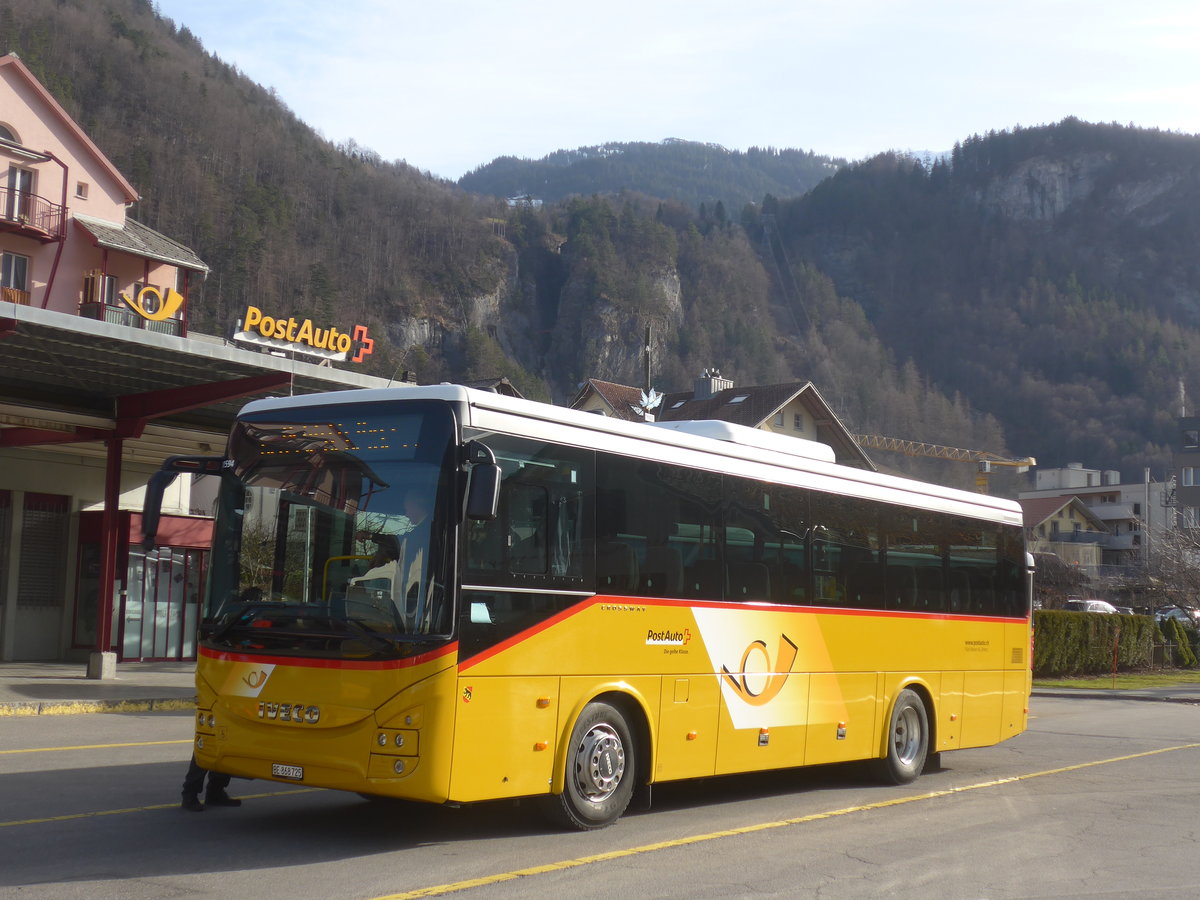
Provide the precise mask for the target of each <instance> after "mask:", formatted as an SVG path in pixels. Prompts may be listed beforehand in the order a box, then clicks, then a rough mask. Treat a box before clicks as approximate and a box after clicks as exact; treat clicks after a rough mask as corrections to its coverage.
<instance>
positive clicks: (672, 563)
mask: <svg viewBox="0 0 1200 900" xmlns="http://www.w3.org/2000/svg"><path fill="white" fill-rule="evenodd" d="M641 575H642V577H641V586H642V590H643V591H644V592H646V593H648V594H651V595H652V596H658V597H665V596H671V595H673V594H678V593H679V588H680V586H681V585H682V584H683V556H682V554H680V552H679V550H678V549H677V548H675V547H666V546H662V545H653V544H651V545H650V546H648V547H647V548H646V558H645V560H644V561H643V563H642V572H641Z"/></svg>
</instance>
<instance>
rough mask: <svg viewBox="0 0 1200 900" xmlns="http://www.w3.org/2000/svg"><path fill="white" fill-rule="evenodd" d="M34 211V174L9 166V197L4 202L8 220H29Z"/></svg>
mask: <svg viewBox="0 0 1200 900" xmlns="http://www.w3.org/2000/svg"><path fill="white" fill-rule="evenodd" d="M32 209H33V172H31V171H29V169H18V168H17V167H16V166H9V169H8V197H7V198H6V200H5V202H4V215H5V217H6V218H8V219H14V220H16V219H21V220H24V219H28V217H29V215H30V213H31V212H32Z"/></svg>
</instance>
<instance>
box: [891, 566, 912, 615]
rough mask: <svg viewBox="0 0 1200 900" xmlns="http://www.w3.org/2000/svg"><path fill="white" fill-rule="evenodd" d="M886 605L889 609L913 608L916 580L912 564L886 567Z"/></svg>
mask: <svg viewBox="0 0 1200 900" xmlns="http://www.w3.org/2000/svg"><path fill="white" fill-rule="evenodd" d="M887 599H888V602H887V606H888V608H889V609H915V608H916V605H917V582H916V578H915V577H914V576H913V569H912V566H896V565H892V566H888V567H887Z"/></svg>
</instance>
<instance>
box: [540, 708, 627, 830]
mask: <svg viewBox="0 0 1200 900" xmlns="http://www.w3.org/2000/svg"><path fill="white" fill-rule="evenodd" d="M636 758H637V754H636V752H635V748H634V745H633V736H632V732H631V731H630V729H629V723H628V722H626V721H625V717H624V716H623V715H622V714H621V711H620V710H618V709H617V708H616V707H614V706H611V705H609V704H608V703H601V702H594V703H589V704H588V705H587V706H586V707H584V710H583V713H582V714H581V715H580V716H579V720H578V721H577V722H576V723H575V727H574V728H573V729H572V730H571V743H570V746H569V747H568V748H567V766H566V772H565V776H566V777H565V779H564V782H563V792H562V793H561V794H556V795H553V796H551V797H548V798H546V799H547V811H548V812H549V813H550V816H551V818H552V819H554V820H555V821H556V822H558V823H560V824H563V825H569V826H572V827H574V828H578V829H580V830H581V831H594V830H596V829H598V828H605V827H607V826H609V825H611V824H612V823H613V822H615V821H617V819H619V818H620V817H621V814H622V813H623V812H625V809H626V807H628V806H629V800H630V798H631V797H632V796H633V785H634V780H635V778H636Z"/></svg>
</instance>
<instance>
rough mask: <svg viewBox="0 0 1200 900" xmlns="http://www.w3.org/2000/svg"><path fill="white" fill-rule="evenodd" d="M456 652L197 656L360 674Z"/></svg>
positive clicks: (453, 647) (452, 646)
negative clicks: (364, 655) (347, 656)
mask: <svg viewBox="0 0 1200 900" xmlns="http://www.w3.org/2000/svg"><path fill="white" fill-rule="evenodd" d="M457 651H458V642H457V641H454V642H452V643H449V644H447V645H446V646H444V647H438V648H437V649H436V650H430V651H428V652H426V653H420V654H418V655H416V656H410V657H408V658H406V659H364V660H353V659H312V658H310V657H300V656H275V655H272V654H266V653H260V654H254V653H226V652H225V651H223V650H212V649H209V648H208V647H201V648H200V655H201V656H205V657H207V658H209V659H213V660H217V661H219V662H248V663H261V662H274V663H276V664H277V665H285V666H297V667H298V668H307V669H354V670H359V671H382V670H386V669H408V668H412V667H413V666H419V665H421V664H422V663H427V662H430V661H432V660H435V659H440V658H441V657H443V656H448V655H450V654H453V653H456V652H457Z"/></svg>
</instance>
